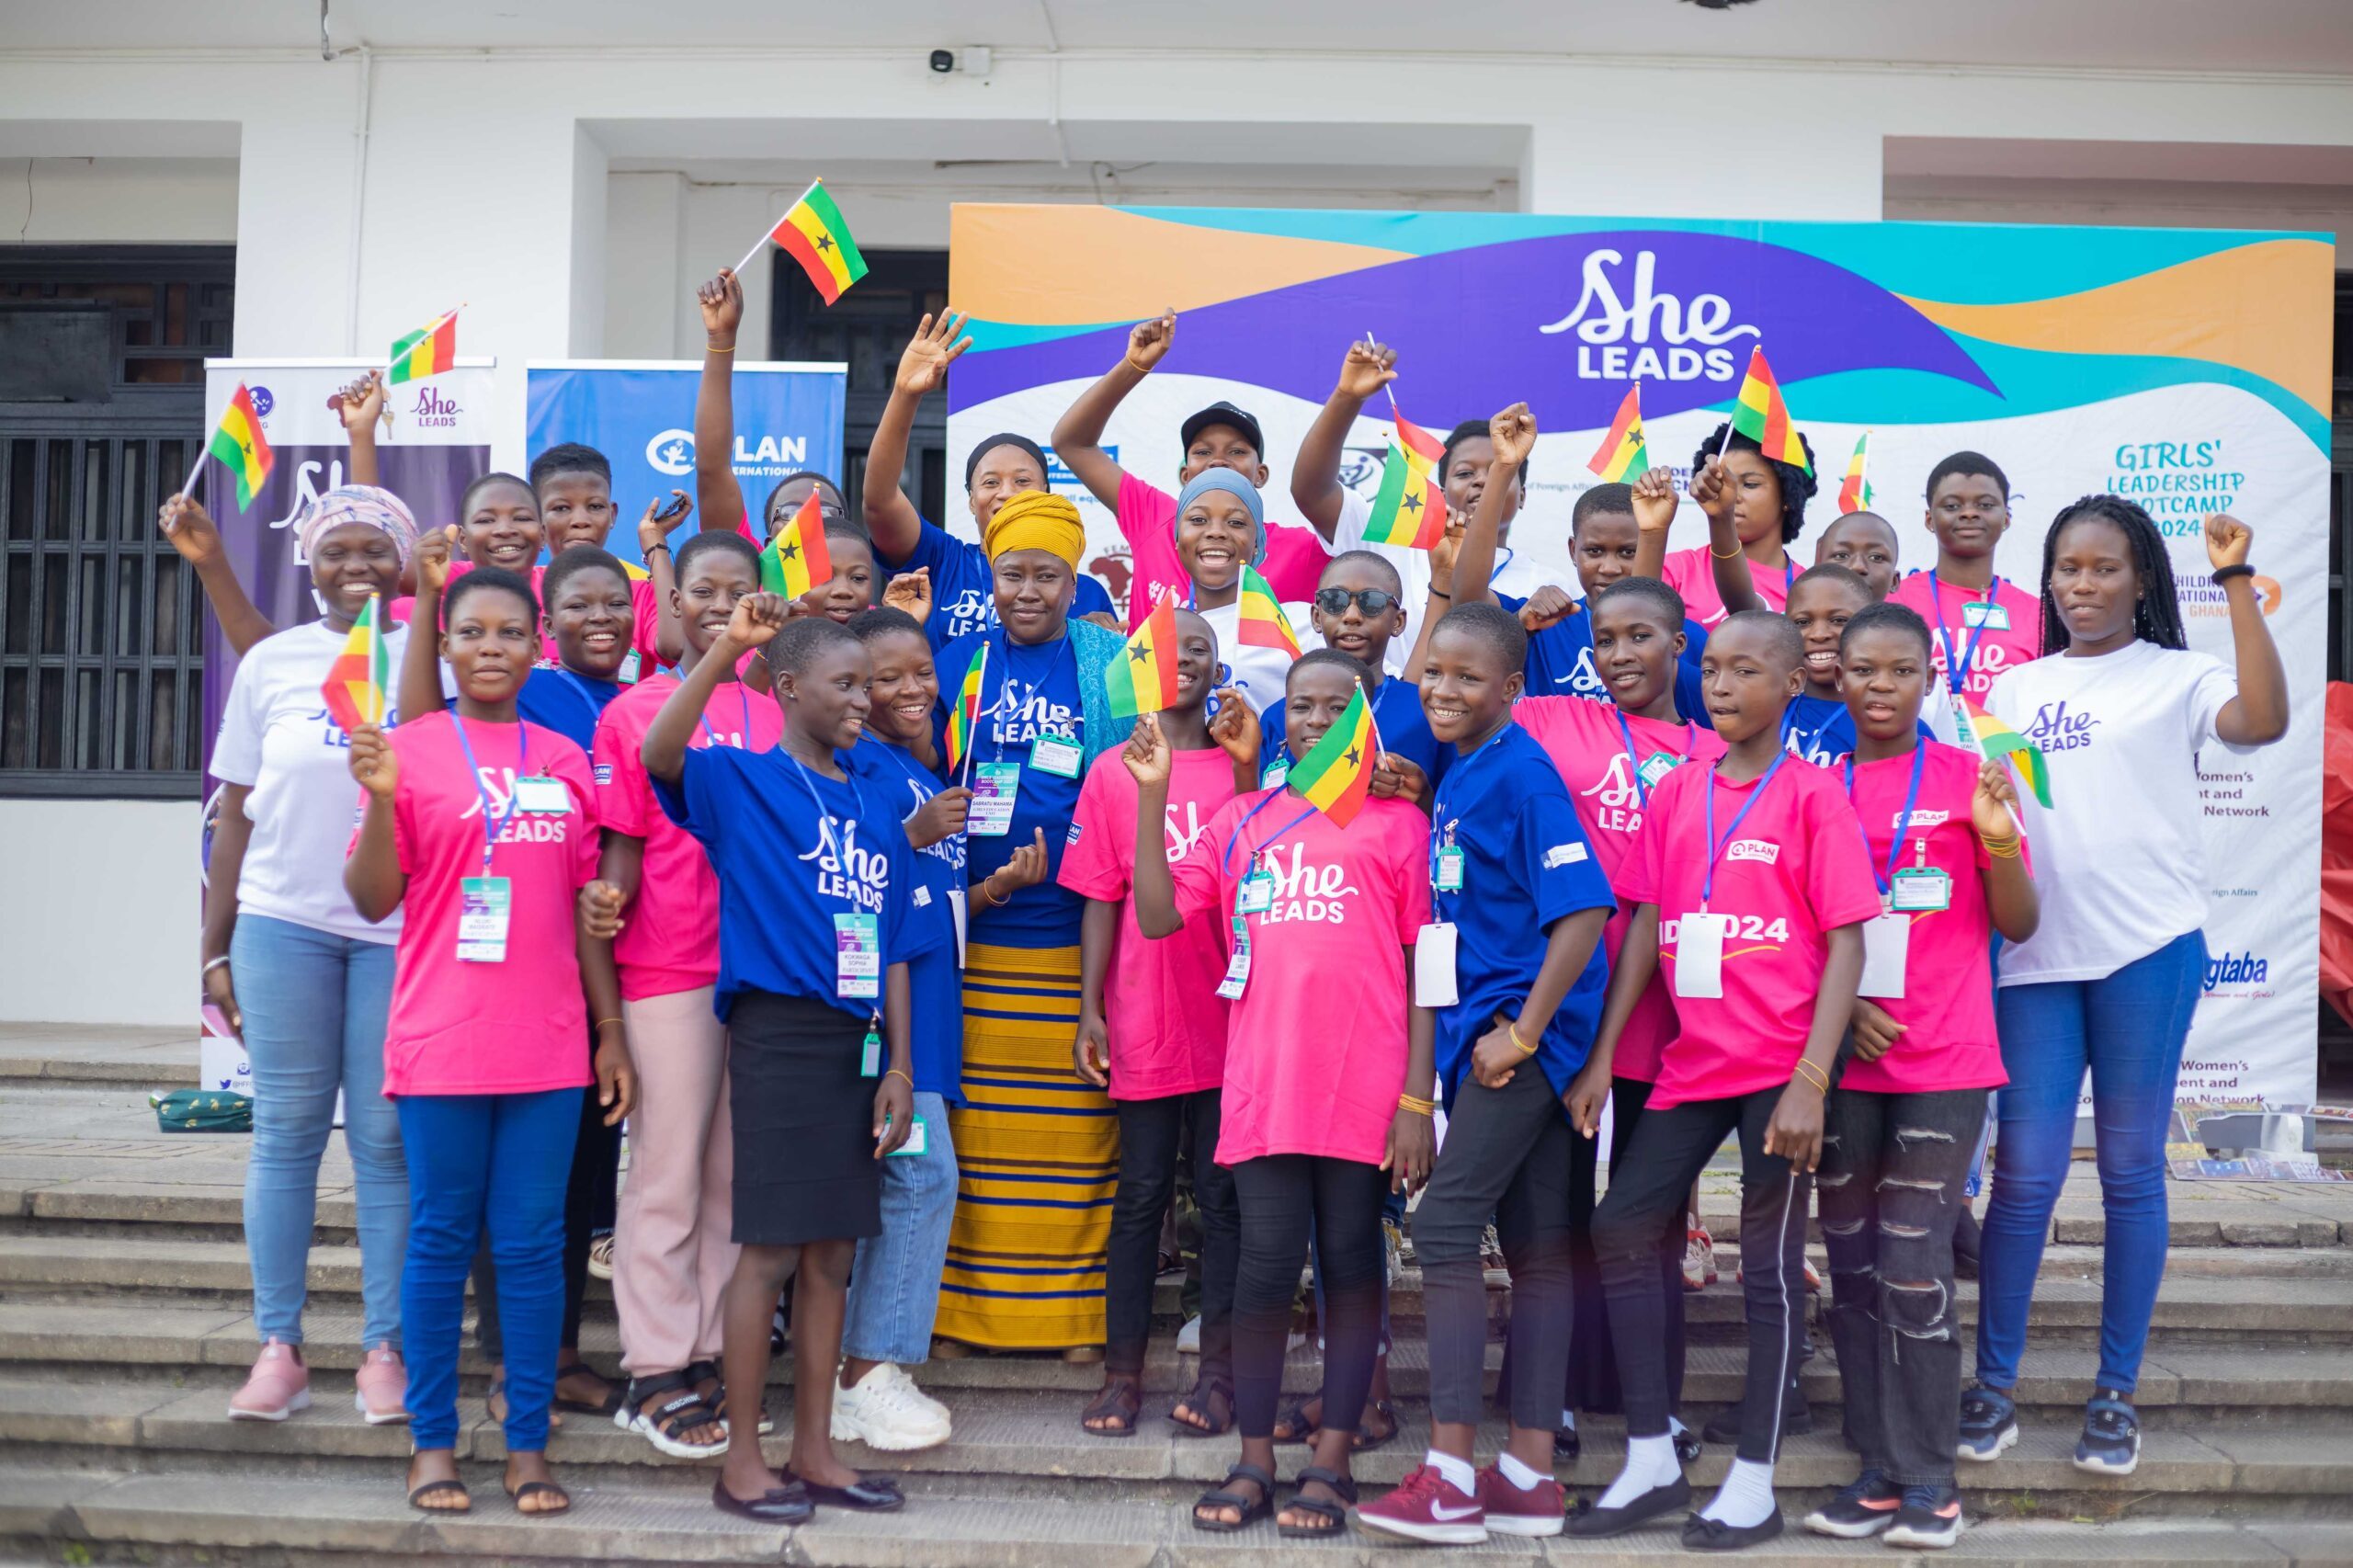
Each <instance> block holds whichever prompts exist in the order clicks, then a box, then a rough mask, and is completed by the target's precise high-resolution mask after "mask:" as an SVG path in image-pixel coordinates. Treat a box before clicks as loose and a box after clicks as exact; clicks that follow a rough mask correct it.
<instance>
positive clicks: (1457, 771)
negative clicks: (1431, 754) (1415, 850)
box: [1430, 720, 1510, 887]
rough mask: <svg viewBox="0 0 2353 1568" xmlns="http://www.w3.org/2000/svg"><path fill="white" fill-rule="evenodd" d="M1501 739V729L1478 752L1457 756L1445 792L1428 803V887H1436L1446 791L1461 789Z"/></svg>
mask: <svg viewBox="0 0 2353 1568" xmlns="http://www.w3.org/2000/svg"><path fill="white" fill-rule="evenodd" d="M1504 727H1505V728H1506V729H1507V728H1509V727H1510V721H1509V720H1506V721H1505V722H1504ZM1503 738H1504V732H1503V730H1502V729H1498V730H1497V731H1496V732H1495V733H1494V734H1492V735H1489V736H1488V737H1487V738H1486V739H1485V740H1484V741H1482V742H1481V743H1480V744H1479V749H1478V750H1476V751H1474V752H1472V753H1470V754H1468V755H1467V756H1458V757H1457V758H1456V759H1455V764H1454V766H1453V767H1449V768H1448V769H1447V772H1446V785H1445V790H1444V791H1441V792H1440V793H1439V794H1438V795H1437V796H1434V797H1433V798H1432V799H1431V801H1430V886H1432V887H1436V886H1438V818H1440V817H1442V816H1444V815H1446V813H1447V804H1446V802H1447V794H1446V791H1451V790H1456V789H1459V788H1461V786H1462V781H1463V780H1464V779H1465V778H1469V777H1470V773H1471V769H1472V765H1474V764H1475V763H1477V762H1478V760H1479V759H1480V758H1481V757H1483V756H1486V755H1487V754H1488V753H1489V752H1491V751H1493V750H1495V743H1496V742H1497V741H1500V740H1502V739H1503ZM1448 847H1449V848H1451V847H1453V842H1452V840H1451V839H1450V838H1449V841H1448Z"/></svg>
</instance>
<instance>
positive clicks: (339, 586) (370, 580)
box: [311, 523, 401, 625]
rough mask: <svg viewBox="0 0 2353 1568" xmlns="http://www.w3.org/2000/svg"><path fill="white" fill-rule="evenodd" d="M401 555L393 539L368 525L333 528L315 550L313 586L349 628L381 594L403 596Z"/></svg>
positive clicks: (335, 615)
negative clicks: (370, 602) (401, 588)
mask: <svg viewBox="0 0 2353 1568" xmlns="http://www.w3.org/2000/svg"><path fill="white" fill-rule="evenodd" d="M400 580H401V552H400V550H399V548H398V547H397V546H396V545H394V544H393V543H392V535H390V534H388V533H386V532H385V531H384V530H383V529H381V528H371V527H369V525H368V524H366V523H345V524H343V525H341V526H340V527H338V528H329V529H328V530H327V531H326V532H325V533H324V535H322V536H321V537H320V539H319V541H318V543H317V544H315V545H313V546H312V548H311V585H312V586H313V587H315V588H317V589H318V591H319V597H321V598H322V599H324V600H325V601H326V606H327V610H328V613H329V614H330V615H332V616H334V617H335V619H339V620H341V621H343V622H344V623H345V624H347V625H348V624H349V623H350V622H351V621H353V620H355V619H358V616H359V612H360V611H362V610H364V609H366V608H368V601H369V599H371V598H373V597H376V596H377V595H378V594H383V595H386V596H388V597H389V596H391V595H392V594H396V593H398V592H400Z"/></svg>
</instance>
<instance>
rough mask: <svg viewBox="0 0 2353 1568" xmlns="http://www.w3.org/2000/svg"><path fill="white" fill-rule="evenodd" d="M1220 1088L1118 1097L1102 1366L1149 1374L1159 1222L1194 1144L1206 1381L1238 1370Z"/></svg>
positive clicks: (1237, 1218) (1233, 1235)
mask: <svg viewBox="0 0 2353 1568" xmlns="http://www.w3.org/2000/svg"><path fill="white" fill-rule="evenodd" d="M1219 1095H1220V1091H1219V1090H1216V1089H1200V1090H1197V1091H1195V1092H1194V1093H1192V1094H1188V1095H1169V1096H1164V1097H1162V1098H1159V1099H1150V1100H1116V1101H1114V1102H1113V1108H1115V1109H1116V1110H1118V1112H1119V1113H1120V1185H1119V1187H1118V1189H1117V1192H1116V1194H1115V1195H1114V1197H1113V1198H1112V1199H1111V1245H1110V1262H1109V1267H1108V1285H1107V1287H1106V1300H1105V1303H1104V1319H1105V1327H1104V1358H1103V1361H1104V1370H1105V1371H1107V1372H1111V1373H1117V1374H1120V1375H1122V1376H1127V1377H1136V1376H1140V1375H1142V1371H1143V1354H1144V1346H1145V1344H1146V1342H1147V1341H1148V1340H1149V1339H1150V1337H1151V1335H1152V1291H1153V1285H1154V1280H1156V1279H1157V1278H1158V1277H1159V1274H1160V1268H1159V1258H1160V1221H1161V1216H1162V1215H1164V1214H1165V1213H1166V1212H1167V1210H1168V1199H1169V1197H1170V1195H1171V1194H1172V1193H1173V1192H1174V1191H1175V1190H1176V1151H1177V1147H1178V1145H1179V1144H1180V1143H1182V1142H1184V1139H1185V1135H1186V1134H1188V1133H1189V1134H1190V1135H1191V1139H1192V1144H1193V1200H1194V1202H1195V1203H1196V1204H1197V1205H1198V1206H1199V1211H1200V1216H1201V1252H1200V1258H1201V1362H1200V1381H1202V1382H1204V1383H1209V1382H1213V1381H1220V1380H1225V1381H1231V1380H1232V1379H1233V1271H1234V1267H1235V1259H1236V1257H1237V1256H1238V1255H1239V1254H1240V1252H1241V1248H1242V1215H1241V1211H1240V1210H1239V1209H1238V1208H1237V1207H1236V1206H1235V1202H1234V1196H1233V1173H1232V1172H1231V1171H1229V1170H1227V1169H1226V1168H1225V1167H1224V1166H1223V1165H1218V1164H1217V1163H1215V1162H1214V1161H1212V1160H1211V1158H1210V1155H1211V1154H1212V1153H1215V1152H1216V1150H1217V1134H1218V1105H1219Z"/></svg>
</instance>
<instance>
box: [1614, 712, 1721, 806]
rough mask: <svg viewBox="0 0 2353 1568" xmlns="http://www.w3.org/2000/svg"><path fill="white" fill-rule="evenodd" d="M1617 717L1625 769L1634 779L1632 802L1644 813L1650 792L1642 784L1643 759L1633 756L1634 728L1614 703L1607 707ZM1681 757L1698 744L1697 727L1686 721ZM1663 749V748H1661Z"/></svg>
mask: <svg viewBox="0 0 2353 1568" xmlns="http://www.w3.org/2000/svg"><path fill="white" fill-rule="evenodd" d="M1609 710H1610V711H1611V712H1613V713H1615V714H1617V715H1618V733H1619V735H1620V737H1621V738H1622V739H1623V740H1624V741H1625V743H1626V767H1627V769H1628V771H1629V772H1631V774H1632V775H1633V778H1634V801H1635V803H1636V804H1637V805H1639V806H1641V807H1642V808H1643V810H1644V811H1648V810H1649V809H1650V804H1651V792H1650V790H1649V789H1648V788H1647V787H1646V786H1645V785H1644V784H1643V759H1642V758H1641V757H1639V756H1635V755H1634V727H1633V726H1632V725H1631V724H1629V723H1627V722H1626V710H1624V709H1623V708H1620V707H1619V706H1618V705H1617V704H1616V703H1614V702H1613V703H1611V704H1610V705H1609ZM1683 735H1684V739H1683V755H1684V756H1690V755H1691V753H1692V751H1693V750H1694V749H1695V748H1696V747H1698V745H1699V725H1697V724H1695V723H1693V722H1691V721H1690V720H1688V719H1686V720H1685V721H1684V722H1683ZM1662 749H1663V748H1662Z"/></svg>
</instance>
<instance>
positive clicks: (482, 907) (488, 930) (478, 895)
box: [458, 877, 514, 963]
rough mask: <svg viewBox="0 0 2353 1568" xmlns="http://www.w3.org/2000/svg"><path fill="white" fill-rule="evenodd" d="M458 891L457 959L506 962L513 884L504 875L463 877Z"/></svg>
mask: <svg viewBox="0 0 2353 1568" xmlns="http://www.w3.org/2000/svg"><path fill="white" fill-rule="evenodd" d="M458 892H459V897H460V903H459V905H458V961H459V962H460V963H505V962H506V926H507V921H508V918H509V916H510V915H512V914H513V907H514V900H513V888H512V884H510V883H509V882H508V881H507V880H506V878H505V877H464V878H461V879H460V881H459V882H458Z"/></svg>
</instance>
